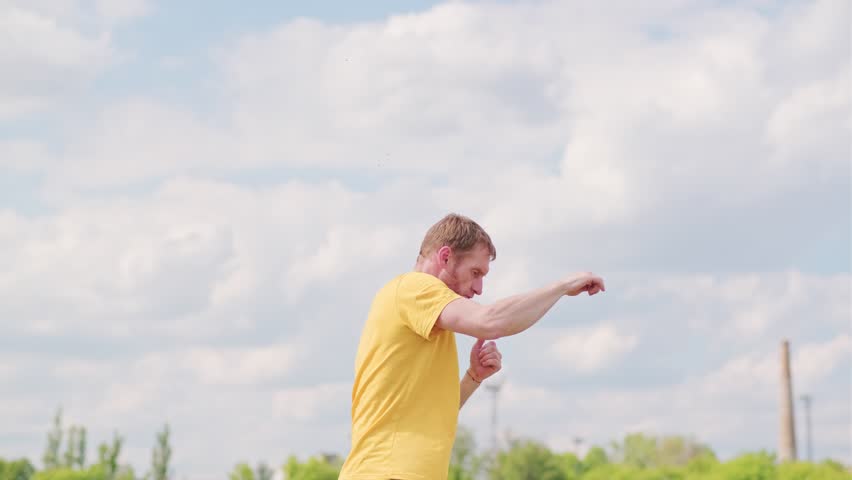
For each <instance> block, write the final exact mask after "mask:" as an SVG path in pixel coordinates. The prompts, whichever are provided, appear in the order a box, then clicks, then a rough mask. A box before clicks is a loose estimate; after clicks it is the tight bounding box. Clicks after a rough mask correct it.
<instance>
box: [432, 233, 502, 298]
mask: <svg viewBox="0 0 852 480" xmlns="http://www.w3.org/2000/svg"><path fill="white" fill-rule="evenodd" d="M438 259H439V262H440V265H441V266H442V270H441V272H440V273H439V274H438V278H440V279H441V280H443V281H444V283H446V284H447V286H448V287H450V288H451V289H452V290H453V291H454V292H456V293H458V294H459V295H461V296H463V297H467V298H473V296H474V295H482V280H483V277H485V275H487V274H488V268H489V264H490V263H491V254H490V253H489V252H488V248H487V247H485V246H483V245H477V246H476V247H474V249H473V250H471V251H469V252H466V253H464V254H462V255H456V254H455V252H453V251H452V249H451V248H450V247H442V248H441V249H440V250H438Z"/></svg>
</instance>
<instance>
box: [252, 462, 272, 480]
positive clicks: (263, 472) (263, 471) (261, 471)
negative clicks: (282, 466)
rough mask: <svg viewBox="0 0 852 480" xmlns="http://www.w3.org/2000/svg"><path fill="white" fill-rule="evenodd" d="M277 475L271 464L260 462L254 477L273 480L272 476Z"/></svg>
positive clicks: (259, 479) (256, 479)
mask: <svg viewBox="0 0 852 480" xmlns="http://www.w3.org/2000/svg"><path fill="white" fill-rule="evenodd" d="M274 476H275V471H274V470H272V469H271V468H269V465H267V464H265V463H263V462H260V463H259V464H258V465H257V469H256V470H255V474H254V478H255V480H272V477H274Z"/></svg>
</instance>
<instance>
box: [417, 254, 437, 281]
mask: <svg viewBox="0 0 852 480" xmlns="http://www.w3.org/2000/svg"><path fill="white" fill-rule="evenodd" d="M414 271H415V272H421V273H428V274H429V275H433V276H435V277H437V276H438V274H439V273H441V268H440V267H438V264H437V263H436V262H435V260H434V259H432V258H424V257H418V258H417V263H415V264H414Z"/></svg>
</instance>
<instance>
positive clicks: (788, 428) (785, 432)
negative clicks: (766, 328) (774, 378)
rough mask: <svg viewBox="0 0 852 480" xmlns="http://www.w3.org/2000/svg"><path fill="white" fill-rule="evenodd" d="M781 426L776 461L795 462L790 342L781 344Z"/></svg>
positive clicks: (785, 341)
mask: <svg viewBox="0 0 852 480" xmlns="http://www.w3.org/2000/svg"><path fill="white" fill-rule="evenodd" d="M780 390H781V391H780V392H779V393H780V394H781V395H780V396H781V398H780V399H779V400H780V403H781V405H780V406H781V415H780V417H781V418H780V420H781V425H780V431H779V438H778V460H779V461H781V462H790V461H793V462H795V461H796V426H795V425H796V424H795V413H794V410H793V382H792V380H791V375H790V342H789V341H787V340H784V341H783V342H781V389H780Z"/></svg>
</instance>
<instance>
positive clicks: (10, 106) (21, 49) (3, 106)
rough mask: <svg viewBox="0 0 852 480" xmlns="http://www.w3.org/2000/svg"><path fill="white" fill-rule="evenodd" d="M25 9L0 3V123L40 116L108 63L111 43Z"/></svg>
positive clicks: (55, 19) (28, 8)
mask: <svg viewBox="0 0 852 480" xmlns="http://www.w3.org/2000/svg"><path fill="white" fill-rule="evenodd" d="M30 8H31V7H30V6H27V7H23V6H16V5H15V4H14V3H13V4H8V3H6V2H4V3H0V31H2V32H4V36H5V37H7V38H8V39H9V40H8V41H4V42H0V70H2V71H3V72H4V75H3V76H2V77H0V120H10V119H13V118H17V117H19V116H21V115H26V114H30V113H33V112H36V111H39V110H44V109H45V108H46V107H47V106H48V105H50V103H51V102H52V101H53V100H54V99H56V98H57V97H59V96H61V95H62V94H63V93H68V92H72V91H74V90H75V89H77V88H78V85H79V84H81V83H82V82H87V81H89V80H91V79H92V78H94V76H95V75H97V74H98V73H99V72H100V71H101V70H102V69H103V68H104V67H105V66H106V65H107V64H108V62H109V61H110V60H111V59H112V57H113V56H114V51H113V48H112V46H111V43H110V38H109V36H108V35H107V34H106V32H104V33H100V34H86V33H83V32H82V31H81V30H80V29H78V28H76V27H75V26H73V25H69V24H67V23H66V22H62V21H60V19H59V18H57V17H55V16H52V15H50V14H45V13H42V12H40V11H38V10H31V9H30Z"/></svg>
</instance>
